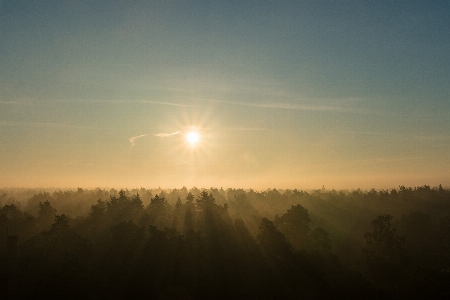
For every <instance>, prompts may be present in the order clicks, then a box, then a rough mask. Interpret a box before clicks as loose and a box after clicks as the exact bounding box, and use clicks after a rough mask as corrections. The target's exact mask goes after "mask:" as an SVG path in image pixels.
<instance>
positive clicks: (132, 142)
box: [128, 131, 181, 147]
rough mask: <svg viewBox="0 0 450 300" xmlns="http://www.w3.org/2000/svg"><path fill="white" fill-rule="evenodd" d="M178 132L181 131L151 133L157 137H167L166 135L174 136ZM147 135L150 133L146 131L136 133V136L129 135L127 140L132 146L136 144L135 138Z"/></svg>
mask: <svg viewBox="0 0 450 300" xmlns="http://www.w3.org/2000/svg"><path fill="white" fill-rule="evenodd" d="M180 132H181V131H176V132H172V133H165V132H161V133H153V134H152V135H153V136H156V137H159V138H167V137H171V136H174V135H176V134H179V133H180ZM148 135H150V133H146V134H141V135H137V136H133V137H130V138H129V139H128V140H129V141H130V143H131V147H133V146H134V145H136V140H137V139H139V138H141V137H144V136H148Z"/></svg>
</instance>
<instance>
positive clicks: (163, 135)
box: [152, 131, 181, 138]
mask: <svg viewBox="0 0 450 300" xmlns="http://www.w3.org/2000/svg"><path fill="white" fill-rule="evenodd" d="M180 132H181V131H176V132H172V133H164V132H162V133H154V134H152V135H154V136H157V137H159V138H166V137H171V136H173V135H176V134H179V133H180Z"/></svg>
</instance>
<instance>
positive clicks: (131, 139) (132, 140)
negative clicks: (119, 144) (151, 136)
mask: <svg viewBox="0 0 450 300" xmlns="http://www.w3.org/2000/svg"><path fill="white" fill-rule="evenodd" d="M147 135H148V133H147V134H141V135H138V136H133V137H130V138H129V139H128V140H129V141H130V143H131V147H133V146H134V145H136V143H135V141H136V140H137V139H139V138H141V137H144V136H147Z"/></svg>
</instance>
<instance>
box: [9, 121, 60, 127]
mask: <svg viewBox="0 0 450 300" xmlns="http://www.w3.org/2000/svg"><path fill="white" fill-rule="evenodd" d="M0 126H32V127H49V128H63V127H68V126H67V125H66V124H62V123H50V122H20V121H0Z"/></svg>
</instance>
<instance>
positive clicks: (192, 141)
mask: <svg viewBox="0 0 450 300" xmlns="http://www.w3.org/2000/svg"><path fill="white" fill-rule="evenodd" d="M186 140H187V142H188V143H189V145H191V146H195V145H196V144H197V143H198V141H199V140H200V136H199V134H198V133H197V132H195V131H189V132H188V133H187V134H186Z"/></svg>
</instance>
